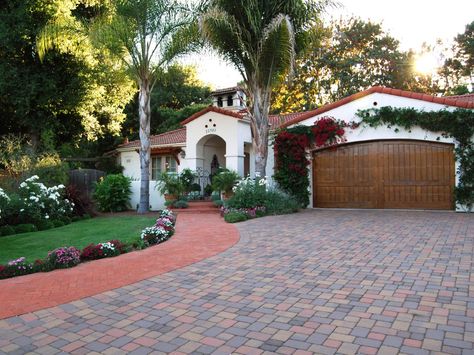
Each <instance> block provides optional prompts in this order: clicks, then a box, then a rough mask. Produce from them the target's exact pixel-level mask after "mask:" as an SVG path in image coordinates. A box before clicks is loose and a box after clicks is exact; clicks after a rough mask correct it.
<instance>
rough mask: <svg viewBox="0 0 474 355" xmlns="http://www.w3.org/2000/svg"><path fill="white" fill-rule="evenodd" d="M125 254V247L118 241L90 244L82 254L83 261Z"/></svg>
mask: <svg viewBox="0 0 474 355" xmlns="http://www.w3.org/2000/svg"><path fill="white" fill-rule="evenodd" d="M123 252H124V245H123V244H122V243H121V242H120V241H118V240H111V241H109V242H105V243H98V244H92V243H91V244H89V245H88V246H86V247H85V248H84V249H83V250H82V252H81V255H80V257H81V260H96V259H102V258H108V257H112V256H117V255H120V254H122V253H123Z"/></svg>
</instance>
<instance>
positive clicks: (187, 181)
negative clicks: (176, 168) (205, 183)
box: [179, 169, 201, 192]
mask: <svg viewBox="0 0 474 355" xmlns="http://www.w3.org/2000/svg"><path fill="white" fill-rule="evenodd" d="M195 178H196V175H195V174H194V173H193V172H192V171H191V169H184V170H183V171H182V172H181V174H180V175H179V179H180V180H181V183H182V184H183V189H184V192H191V191H196V190H193V187H194V188H195V187H196V186H194V185H195V184H194V179H195ZM198 186H199V184H198ZM198 191H201V187H200V186H199V190H198Z"/></svg>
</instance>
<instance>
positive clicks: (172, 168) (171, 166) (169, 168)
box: [151, 155, 176, 181]
mask: <svg viewBox="0 0 474 355" xmlns="http://www.w3.org/2000/svg"><path fill="white" fill-rule="evenodd" d="M163 171H166V172H168V173H176V159H175V158H174V157H173V156H171V155H167V156H159V157H151V179H152V180H154V181H156V180H158V178H159V177H160V174H161V173H162V172H163Z"/></svg>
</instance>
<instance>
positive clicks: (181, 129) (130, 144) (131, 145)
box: [117, 127, 186, 149]
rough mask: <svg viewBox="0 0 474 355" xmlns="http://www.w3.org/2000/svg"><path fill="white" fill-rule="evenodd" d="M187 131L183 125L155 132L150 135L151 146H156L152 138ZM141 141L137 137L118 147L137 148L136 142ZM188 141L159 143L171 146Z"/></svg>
mask: <svg viewBox="0 0 474 355" xmlns="http://www.w3.org/2000/svg"><path fill="white" fill-rule="evenodd" d="M182 131H184V132H186V127H183V128H178V129H174V130H172V131H168V132H164V133H160V134H155V135H152V136H150V145H151V146H154V145H153V144H152V143H151V140H152V139H156V138H158V137H165V136H168V135H173V134H176V133H180V132H182ZM137 142H138V143H140V140H138V139H136V140H133V141H130V142H128V143H123V144H120V145H119V146H118V147H117V149H119V148H135V147H136V145H135V144H136V143H137ZM185 143H186V141H185V140H184V141H183V142H173V143H165V144H159V145H166V146H170V145H178V144H185Z"/></svg>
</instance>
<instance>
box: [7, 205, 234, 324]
mask: <svg viewBox="0 0 474 355" xmlns="http://www.w3.org/2000/svg"><path fill="white" fill-rule="evenodd" d="M238 240H239V234H238V231H237V229H236V228H235V227H234V226H233V225H230V224H227V223H225V222H224V221H223V220H222V218H220V217H219V215H218V214H217V213H211V214H204V215H190V214H181V213H179V212H178V222H177V224H176V234H175V235H174V236H173V237H172V238H171V239H170V240H168V241H167V242H166V243H163V244H160V245H157V246H155V247H151V248H148V249H146V250H142V251H139V252H133V253H128V254H124V255H121V256H119V257H116V258H110V259H102V260H95V261H93V262H89V263H85V264H80V265H78V266H77V267H75V268H72V269H68V270H55V271H52V272H48V273H37V274H31V275H27V276H22V277H16V278H11V279H6V280H0V319H2V318H6V317H10V316H13V315H19V314H24V313H27V312H32V311H36V310H40V309H44V308H48V307H52V306H57V305H60V304H63V303H66V302H71V301H74V300H78V299H81V298H83V297H87V296H92V295H96V294H98V293H101V292H104V291H109V290H112V289H114V288H117V287H122V286H126V285H129V284H131V283H135V282H137V281H141V280H145V279H148V278H150V277H153V276H156V275H160V274H162V273H165V272H168V271H171V270H175V269H179V268H181V267H183V266H186V265H189V264H192V263H194V262H197V261H200V260H202V259H205V258H208V257H210V256H213V255H216V254H218V253H220V252H222V251H224V250H226V249H227V248H229V247H230V246H232V245H234V244H235V243H237V241H238Z"/></svg>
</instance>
